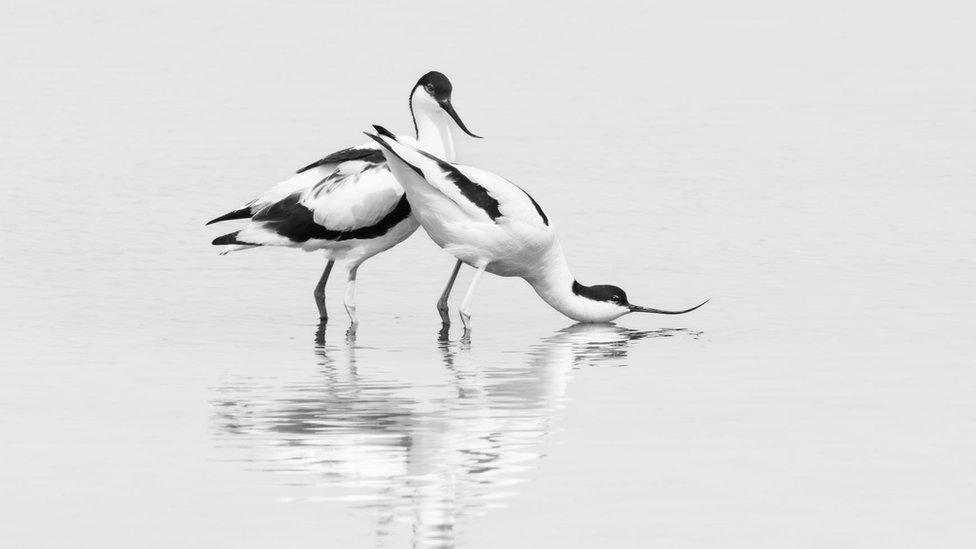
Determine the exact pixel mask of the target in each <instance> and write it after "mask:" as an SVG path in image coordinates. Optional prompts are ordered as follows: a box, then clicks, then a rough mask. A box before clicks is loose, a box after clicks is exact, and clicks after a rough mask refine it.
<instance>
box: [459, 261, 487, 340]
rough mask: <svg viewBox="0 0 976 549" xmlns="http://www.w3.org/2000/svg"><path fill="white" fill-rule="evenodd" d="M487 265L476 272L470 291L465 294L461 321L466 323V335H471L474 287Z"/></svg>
mask: <svg viewBox="0 0 976 549" xmlns="http://www.w3.org/2000/svg"><path fill="white" fill-rule="evenodd" d="M486 266H487V265H482V266H481V267H478V270H477V271H475V272H474V278H472V279H471V285H470V286H468V293H466V294H464V301H462V302H461V323H462V324H464V335H465V337H466V336H469V335H471V298H472V297H474V288H475V286H477V285H478V280H479V279H480V278H481V273H483V272H485V267H486Z"/></svg>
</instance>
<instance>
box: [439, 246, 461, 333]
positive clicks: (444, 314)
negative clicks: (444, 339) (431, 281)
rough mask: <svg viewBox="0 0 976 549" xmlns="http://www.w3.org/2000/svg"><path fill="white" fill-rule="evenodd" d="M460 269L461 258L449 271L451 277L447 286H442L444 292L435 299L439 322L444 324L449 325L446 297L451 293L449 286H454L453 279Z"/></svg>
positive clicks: (449, 317)
mask: <svg viewBox="0 0 976 549" xmlns="http://www.w3.org/2000/svg"><path fill="white" fill-rule="evenodd" d="M460 270H461V260H460V259H459V260H458V262H457V263H455V264H454V270H453V271H451V278H450V279H448V281H447V286H445V287H444V293H442V294H441V298H440V299H438V300H437V312H439V313H440V314H441V324H443V325H444V326H450V325H451V316H450V315H449V314H448V311H447V298H448V296H450V295H451V288H453V287H454V280H455V279H457V275H458V271H460Z"/></svg>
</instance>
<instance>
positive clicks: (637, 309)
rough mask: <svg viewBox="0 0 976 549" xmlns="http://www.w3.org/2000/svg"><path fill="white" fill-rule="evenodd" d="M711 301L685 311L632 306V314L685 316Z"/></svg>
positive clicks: (709, 299) (707, 300)
mask: <svg viewBox="0 0 976 549" xmlns="http://www.w3.org/2000/svg"><path fill="white" fill-rule="evenodd" d="M711 300H712V299H711V298H708V299H706V300H705V301H702V302H701V303H699V304H698V305H695V306H694V307H692V308H690V309H685V310H683V311H665V310H662V309H654V308H651V307H640V306H638V305H631V306H630V312H632V313H656V314H659V315H683V314H685V313H690V312H691V311H694V310H695V309H697V308H699V307H701V306H702V305H704V304H706V303H708V302H709V301H711Z"/></svg>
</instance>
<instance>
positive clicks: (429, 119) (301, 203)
mask: <svg viewBox="0 0 976 549" xmlns="http://www.w3.org/2000/svg"><path fill="white" fill-rule="evenodd" d="M451 92H452V86H451V83H450V81H449V80H448V79H447V77H446V76H444V75H443V74H441V73H439V72H436V71H434V72H430V73H427V74H426V75H424V76H423V77H422V78H421V79H420V80H418V81H417V84H416V85H415V86H414V87H413V89H412V91H411V93H410V112H411V115H412V117H413V120H414V130H415V135H414V136H412V137H406V136H401V137H400V139H402V140H403V141H404V142H409V143H411V144H412V145H414V146H417V147H419V148H421V149H424V150H430V151H432V152H434V153H435V154H439V155H443V156H445V157H448V158H453V157H454V141H453V136H452V134H451V129H450V126H451V123H452V121H453V122H454V123H456V124H457V125H458V127H460V128H461V129H462V130H463V131H465V132H466V133H468V134H469V135H472V136H474V134H472V133H471V132H470V131H468V129H467V128H466V127H465V125H464V123H463V122H462V121H461V119H460V117H459V116H458V115H457V113H456V112H455V111H454V107H453V106H452V104H451ZM474 137H477V136H474ZM235 219H249V222H248V223H247V225H245V226H244V228H242V229H240V230H238V231H234V232H232V233H228V234H225V235H223V236H219V237H217V238H216V239H214V241H213V244H214V245H215V246H228V248H227V250H225V251H224V252H223V253H229V252H232V251H238V250H243V249H248V248H253V247H256V246H287V247H292V248H301V249H303V250H306V251H314V250H322V251H323V252H324V253H325V255H326V259H327V264H326V268H325V271H324V272H323V274H322V277H321V278H320V280H319V283H318V285H317V286H316V288H315V292H314V295H315V300H316V305H317V306H318V308H319V316H320V317H321V318H327V313H326V309H325V300H324V288H325V283H326V281H327V280H328V277H329V273H330V272H331V270H332V265H333V263H334V262H335V261H338V260H345V261H346V270H347V273H348V284H347V287H346V297H345V300H344V303H345V306H346V311H347V313H348V314H349V317H350V319H351V321H352V322H353V324H355V323H356V322H357V318H356V310H355V280H356V273H357V269H358V268H359V265H361V264H362V263H363V261H365V260H366V259H369V258H370V257H372V256H374V255H376V254H378V253H381V252H383V251H386V250H388V249H390V248H392V247H393V246H396V245H397V244H399V243H400V242H403V241H404V240H406V239H407V238H408V237H409V236H410V235H411V234H413V232H414V231H416V230H417V227H418V226H419V224H418V223H417V220H416V219H415V218H414V217H413V216H412V215H411V208H410V204H409V202H407V198H406V196H405V194H404V192H403V188H402V187H401V186H400V184H399V182H398V181H397V179H396V177H394V176H393V174H392V173H391V172H390V167H389V165H388V164H387V162H386V159H385V157H384V155H383V152H382V148H381V147H380V146H379V145H378V144H376V143H373V142H370V143H367V144H363V145H357V146H355V147H350V148H347V149H343V150H341V151H338V152H335V153H332V154H330V155H327V156H325V157H324V158H322V159H320V160H317V161H315V162H313V163H311V164H309V165H307V166H305V167H303V168H301V169H300V170H298V172H297V173H296V174H295V175H294V176H292V177H291V178H289V179H287V180H285V181H283V182H281V183H279V184H278V185H276V186H274V187H272V188H271V189H269V190H268V191H266V192H265V193H264V194H262V195H260V196H259V197H257V198H255V199H254V200H252V201H250V202H248V203H247V204H245V205H244V206H243V207H241V208H238V209H235V210H233V211H231V212H228V213H226V214H224V215H222V216H219V217H217V218H216V219H213V220H211V221H210V222H209V223H208V225H209V224H210V223H217V222H220V221H228V220H235ZM456 274H457V267H455V271H454V273H453V274H452V277H451V281H450V282H449V284H448V287H447V288H446V289H445V292H444V295H442V297H441V300H440V301H439V302H438V309H442V308H443V310H442V311H441V315H442V317H443V318H445V319H446V315H447V313H446V307H447V293H449V292H450V287H451V285H452V284H453V281H454V277H455V276H456ZM445 321H446V320H445Z"/></svg>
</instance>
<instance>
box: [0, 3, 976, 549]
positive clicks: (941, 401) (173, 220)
mask: <svg viewBox="0 0 976 549" xmlns="http://www.w3.org/2000/svg"><path fill="white" fill-rule="evenodd" d="M0 15H2V19H3V21H4V22H3V24H2V32H0V80H2V82H3V85H2V86H0V128H2V129H0V198H2V200H3V208H2V213H0V228H2V234H3V236H4V239H3V241H4V242H3V246H2V247H0V284H2V286H0V291H2V297H0V311H2V313H3V314H2V315H0V331H2V334H3V335H2V343H0V352H2V363H3V366H2V369H0V376H2V377H0V436H2V440H3V443H2V444H0V490H2V492H3V494H4V497H3V498H2V500H0V510H2V514H3V516H4V517H5V518H4V520H2V521H0V544H2V545H4V546H10V547H27V546H32V547H62V546H65V545H76V546H85V547H95V546H97V547H107V546H119V547H124V546H129V547H131V546H134V545H137V546H146V547H150V546H156V547H171V546H199V547H215V546H235V547H245V546H251V547H280V546H289V547H311V546H335V547H339V546H341V547H373V546H389V547H400V546H404V545H405V544H407V543H410V542H411V541H413V542H416V543H420V544H423V543H428V542H429V543H442V544H446V545H449V544H452V543H455V542H456V543H458V544H459V545H464V546H468V547H541V546H552V547H570V546H576V547H593V546H597V545H613V546H632V547H648V546H655V545H660V546H665V547H784V546H789V547H823V546H831V547H880V546H884V547H917V546H922V545H925V546H960V545H964V544H965V542H966V540H971V539H973V537H974V536H976V531H974V526H973V523H972V520H971V517H972V513H973V510H974V508H976V466H974V463H976V444H974V442H973V441H974V438H973V436H972V434H973V427H974V424H976V407H974V406H973V404H972V401H973V394H974V389H976V373H974V371H973V359H972V354H973V351H974V344H973V336H972V333H973V329H974V328H976V322H974V318H973V310H974V307H976V291H974V289H973V280H974V278H976V258H974V256H973V253H974V250H976V246H974V245H976V236H974V233H976V210H974V207H973V203H974V202H973V201H974V199H976V190H974V188H973V185H974V184H976V155H974V154H973V153H974V151H976V69H974V64H973V58H972V52H973V51H976V39H974V38H973V32H972V21H973V19H972V17H973V11H972V8H971V7H970V6H969V5H968V4H967V3H964V2H957V3H923V2H894V3H891V2H888V3H880V2H879V3H868V2H854V3H850V2H836V3H832V2H826V3H824V2H820V3H815V4H809V5H808V6H784V5H782V4H781V3H776V2H768V3H757V2H736V3H726V2H691V3H684V2H683V3H663V2H661V3H643V2H633V3H617V2H599V3H592V4H583V3H573V4H567V3H564V4H560V5H558V6H556V5H552V6H543V5H527V3H524V2H494V3H492V5H491V6H478V5H474V4H464V5H462V4H458V3H452V2H427V3H423V4H422V5H408V4H404V3H394V2H381V3H348V2H343V3H334V4H332V3H329V2H304V3H267V4H260V3H240V2H211V3H206V4H201V3H176V2H174V3H158V4H156V3H152V4H151V3H136V4H133V3H123V2H98V1H96V2H86V3H84V4H83V5H82V4H71V3H53V2H52V3H36V2H9V1H7V2H5V3H4V4H2V5H0ZM432 69H436V70H440V71H442V72H444V73H445V74H447V75H448V76H449V77H450V78H451V80H452V81H453V83H454V87H455V91H454V103H455V106H456V108H457V110H458V112H459V113H460V115H461V116H462V117H463V119H464V120H465V122H466V123H467V124H468V126H469V127H470V128H471V129H472V130H473V131H474V132H475V133H478V134H480V135H483V136H485V139H484V140H480V141H475V140H470V139H467V138H460V142H459V148H460V155H459V157H460V158H459V160H460V161H462V162H464V163H471V164H475V165H478V166H481V167H485V168H488V169H491V170H493V171H496V172H498V173H500V174H502V175H504V176H506V177H508V178H509V179H511V180H513V181H514V182H516V183H518V184H519V185H521V186H523V187H524V188H526V190H528V191H529V192H531V193H532V194H533V196H534V197H535V198H536V199H537V200H538V201H539V202H540V203H541V205H542V207H543V208H544V209H545V210H546V213H547V214H548V216H549V217H550V218H551V219H552V221H553V224H554V226H555V228H556V229H557V231H558V232H559V234H560V236H561V239H562V242H563V246H564V248H565V250H566V253H567V255H568V256H569V259H570V263H571V265H572V266H573V267H574V269H575V270H576V272H577V277H578V278H579V280H580V281H582V282H584V283H613V284H617V285H620V286H622V287H623V288H625V289H626V290H627V291H628V294H629V296H630V298H631V300H632V301H634V302H635V303H641V304H647V305H651V306H657V307H663V308H678V307H683V306H688V305H691V304H693V303H697V302H698V300H700V299H701V298H704V297H711V298H712V302H711V303H709V304H708V305H707V306H706V307H704V308H702V309H701V310H699V311H696V312H695V313H693V314H691V315H687V316H684V317H675V318H671V317H651V316H641V317H635V316H631V317H625V318H623V319H621V320H620V321H619V322H618V324H619V325H620V326H621V330H623V329H624V328H626V329H631V330H641V331H647V330H656V329H660V328H684V329H686V331H680V332H674V334H676V335H673V336H672V337H643V338H640V339H634V340H627V337H628V336H627V335H626V334H625V333H623V332H620V333H618V332H598V333H597V336H596V337H597V339H599V338H600V337H609V338H610V339H611V340H612V341H611V343H612V345H613V347H612V348H609V350H608V349H607V348H604V347H603V346H602V345H603V344H601V343H600V342H599V341H597V343H595V344H590V343H591V342H590V339H588V338H592V337H594V336H592V335H590V334H587V333H584V334H583V335H582V336H581V335H580V334H578V333H569V335H568V336H567V335H565V333H563V334H564V335H560V333H559V332H557V331H558V330H560V329H562V328H564V327H566V326H568V325H570V324H571V323H570V322H569V321H568V320H567V319H565V318H563V317H561V316H560V315H559V314H558V313H556V312H554V311H552V310H550V309H548V308H547V307H546V306H545V305H544V304H543V303H542V302H541V301H539V300H538V299H537V298H536V297H535V295H534V293H532V292H531V290H530V289H529V288H528V286H526V285H525V284H524V283H522V282H521V281H517V280H511V279H500V278H496V277H487V278H486V279H485V280H483V283H482V284H481V285H480V287H479V290H478V294H477V299H476V301H475V304H474V314H475V326H476V328H475V333H474V341H473V343H472V346H471V348H470V349H465V348H461V347H460V346H458V345H457V343H456V341H454V340H455V339H456V337H457V333H456V331H455V332H454V333H452V335H451V339H452V342H451V343H450V344H447V345H444V344H441V345H439V344H438V343H437V341H436V329H437V316H436V312H435V311H434V300H435V299H436V296H437V294H438V293H439V291H440V289H441V287H442V284H443V283H444V281H445V279H446V277H447V275H448V273H449V271H450V267H451V265H452V264H453V259H452V258H449V257H447V256H445V255H444V254H443V253H442V252H440V250H438V249H437V248H436V246H434V245H433V244H432V243H431V242H430V241H429V239H428V238H427V237H426V235H424V234H423V233H422V232H418V233H417V234H416V235H415V236H414V237H413V238H412V239H411V240H409V241H407V242H406V243H404V244H403V245H401V246H400V247H397V248H395V249H394V250H392V251H391V252H389V253H387V254H384V255H382V256H379V257H376V258H374V259H372V260H370V261H368V262H367V263H366V264H364V266H363V268H362V269H361V271H360V285H359V293H358V299H359V313H360V318H361V320H362V326H361V328H360V330H359V334H358V339H357V341H356V343H355V344H351V345H350V344H347V343H346V342H345V340H344V334H343V332H344V329H345V326H344V322H345V316H344V313H343V312H342V307H341V294H342V280H341V278H342V277H339V276H336V277H334V278H333V280H332V282H331V283H330V285H329V289H328V296H329V305H330V309H331V312H332V313H333V322H332V324H330V326H329V328H328V330H327V332H326V336H325V344H320V345H319V346H317V347H316V344H315V341H314V337H315V332H316V318H315V317H316V313H315V308H314V305H313V302H312V299H311V290H312V286H313V285H314V283H315V281H316V280H317V277H318V275H319V273H320V270H321V268H322V265H323V261H322V259H321V257H319V256H318V255H315V254H304V253H301V252H297V251H295V250H280V249H275V250H254V251H249V252H246V253H241V254H236V255H231V256H226V257H219V256H217V254H216V251H217V250H216V249H215V248H213V247H211V246H210V245H209V242H210V240H211V239H212V238H213V237H215V236H217V235H219V234H223V233H224V232H229V231H231V230H234V226H233V224H231V225H225V226H224V227H226V230H221V229H220V228H214V227H204V226H203V223H204V222H205V221H206V220H208V219H211V218H212V217H215V216H216V215H219V214H221V213H224V212H225V211H228V210H230V209H233V208H236V207H238V206H239V205H241V204H242V203H244V202H245V201H246V200H249V199H250V198H252V197H253V196H254V195H256V194H257V193H259V192H261V191H263V190H264V189H266V188H267V187H269V186H271V185H272V184H274V183H276V182H278V181H280V180H282V179H284V178H286V177H288V176H289V174H291V173H293V172H294V170H295V169H297V168H299V167H301V166H303V165H305V164H307V163H308V162H311V161H313V160H315V159H317V158H319V157H321V156H323V155H324V154H327V153H329V152H332V151H334V150H337V149H340V148H343V147H346V146H350V145H353V144H357V143H360V142H363V141H364V140H365V138H364V137H363V136H362V135H361V133H360V132H361V131H363V130H365V129H368V128H369V127H370V124H372V123H381V124H383V125H385V126H387V127H389V128H391V129H394V130H397V131H398V132H403V133H406V132H408V131H409V130H410V126H411V124H410V117H409V113H408V111H407V96H408V94H409V92H410V87H411V86H412V85H413V83H414V82H415V81H416V80H417V78H419V77H420V76H421V75H422V74H423V73H425V72H426V71H428V70H432ZM465 275H468V276H469V275H470V273H469V272H467V273H465ZM468 276H462V278H461V280H460V281H459V285H458V291H459V293H460V292H462V291H463V289H464V288H465V287H466V283H467V281H468ZM452 306H454V307H456V302H452ZM608 333H609V335H607V334H608ZM627 333H630V332H627ZM601 334H602V335H601ZM621 334H623V335H621ZM594 349H596V350H595V351H594ZM615 349H617V350H619V351H620V352H617V351H615ZM453 368H459V369H460V370H459V371H461V372H464V375H458V376H455V375H454V374H452V373H450V372H454V371H455V370H454V369H453ZM353 370H355V372H356V375H358V376H359V377H358V378H357V379H356V380H355V381H350V380H349V378H348V375H350V374H349V372H351V371H353ZM541 371H544V372H552V375H549V374H546V375H542V374H539V373H538V372H541ZM323 372H325V375H324V374H323ZM512 372H515V373H512ZM333 374H334V375H333ZM323 376H324V377H323ZM330 376H332V377H330ZM455 377H456V378H457V379H461V380H462V384H461V385H462V388H464V387H468V389H469V393H470V392H471V391H473V392H475V393H478V394H484V395H486V396H485V398H484V399H483V400H478V399H475V400H474V401H466V402H475V403H476V405H475V407H474V408H471V409H468V408H456V407H455V404H456V402H460V400H458V399H457V398H456V397H455V396H454V393H453V391H454V389H453V385H452V383H454V381H453V380H455ZM528 378H532V379H535V381H536V383H535V385H532V384H529V385H527V386H528V387H530V389H526V391H535V390H536V389H538V391H537V392H532V393H531V395H530V396H525V395H524V394H521V393H518V391H519V390H520V389H517V387H519V386H520V385H519V384H520V383H522V382H524V381H525V379H528ZM498 380H503V381H504V383H502V381H498ZM469 383H471V384H473V385H468V384H469ZM511 384H514V385H511ZM513 386H514V387H516V389H512V390H513V391H516V392H515V393H512V394H515V395H516V396H514V397H511V395H509V393H505V392H504V391H502V394H503V396H504V395H509V396H504V398H500V399H493V397H492V396H491V395H492V394H497V391H496V393H492V388H493V387H495V388H496V389H497V388H498V387H503V388H511V387H513ZM335 387H340V388H348V387H354V388H355V389H356V390H357V391H365V393H367V394H369V395H371V396H370V398H372V399H374V400H375V402H393V403H396V405H397V406H398V407H399V408H398V410H399V411H398V412H396V413H395V414H394V413H386V412H384V413H385V414H387V415H384V416H383V417H392V418H394V419H393V420H391V421H392V425H394V427H392V428H391V429H393V430H394V431H395V432H396V433H397V435H396V436H398V437H399V436H403V437H406V438H407V439H410V440H412V441H415V442H414V443H413V444H414V445H413V446H412V448H413V450H412V452H413V453H412V454H411V455H413V456H414V457H413V458H411V459H410V460H405V461H404V460H400V457H398V456H399V455H400V454H395V453H391V452H392V451H391V450H389V449H388V448H386V447H385V446H383V445H382V444H379V445H370V444H367V442H369V441H374V440H376V439H375V437H376V436H379V435H376V433H374V432H373V431H371V429H372V428H373V427H374V424H375V423H376V420H375V418H376V415H375V414H374V413H373V412H374V411H372V410H370V411H368V413H366V412H363V411H362V410H361V409H360V408H356V407H355V406H356V405H357V404H356V403H357V402H361V400H360V401H357V400H356V398H357V397H351V398H348V399H347V398H345V396H343V395H344V393H342V394H339V396H336V395H331V396H329V397H328V398H331V399H339V400H338V401H341V402H343V403H346V404H348V405H350V406H353V408H351V411H350V412H349V415H348V416H343V418H340V419H341V421H339V424H338V425H339V426H338V427H335V428H334V429H333V427H329V426H328V425H327V426H325V427H320V426H319V427H314V428H310V429H308V431H307V432H305V431H302V432H300V433H298V434H296V433H294V432H291V431H288V430H287V429H285V428H282V425H285V423H282V419H281V417H282V416H284V415H288V414H289V413H288V412H287V410H288V409H289V404H288V403H294V402H296V399H295V398H293V393H300V394H313V395H317V394H319V393H318V391H325V392H329V391H332V390H333V389H334V388H335ZM471 387H474V388H473V389H472V388H471ZM506 390H508V389H506ZM340 393H341V391H340ZM357 394H359V393H357ZM228 395H230V396H228ZM510 397H511V398H510ZM323 398H324V397H323ZM316 399H319V397H315V396H313V397H312V398H311V401H315V400H316ZM512 399H514V400H512ZM338 401H336V400H330V401H329V402H338ZM302 402H305V404H303V406H304V405H307V402H308V400H303V401H302ZM370 402H373V400H371V401H370ZM283 403H284V404H283ZM224 408H226V410H225V409H224ZM471 410H476V412H471ZM513 410H514V411H513ZM330 413H332V412H331V409H330V408H329V407H328V406H326V407H324V409H322V410H319V411H317V412H315V414H318V415H315V414H313V415H315V417H316V418H319V419H321V418H323V417H325V418H331V416H330V415H329V414H330ZM293 415H294V414H293ZM298 415H301V414H298ZM472 417H477V418H480V419H478V421H475V422H472V421H471V418H472ZM403 418H408V419H403ZM347 420H348V421H347ZM343 421H347V422H345V423H344V422H343ZM330 425H331V424H330ZM431 425H433V426H434V427H430V426H431ZM330 429H331V430H330ZM282 432H286V434H284V435H282ZM523 432H524V433H527V434H526V436H525V438H524V440H522V439H520V440H517V441H515V442H504V441H502V442H498V445H499V447H500V448H501V451H500V452H499V456H500V457H498V463H500V464H502V465H501V466H499V468H498V471H499V477H498V481H497V482H496V481H494V480H493V481H492V482H489V483H481V484H479V482H478V479H480V478H481V477H480V476H478V475H479V474H481V473H480V472H478V471H476V470H474V469H472V468H470V467H467V466H466V465H464V464H461V463H460V462H458V461H456V460H453V459H454V457H456V455H455V453H452V452H456V450H457V449H458V448H464V447H465V445H466V444H468V443H472V444H477V443H478V441H480V440H483V437H482V434H484V433H503V434H502V435H500V436H502V437H503V438H504V436H508V435H511V434H512V433H523ZM346 435H349V436H350V437H352V438H343V437H345V436H346ZM383 436H386V435H383ZM485 436H487V435H485ZM296 437H297V439H298V440H299V442H300V443H301V444H300V446H301V445H303V446H302V447H314V446H315V445H316V444H319V443H321V445H322V448H323V449H322V454H321V456H311V455H310V454H301V455H297V456H296V455H295V454H291V453H288V452H285V451H283V450H282V447H288V446H289V444H292V445H294V444H293V443H295V440H296ZM371 437H373V438H371ZM384 440H385V439H384ZM323 441H324V442H323ZM416 441H424V443H420V442H416ZM340 450H341V451H340ZM452 456H453V457H452ZM459 459H460V458H459ZM465 459H467V458H465ZM401 461H403V463H401ZM323 463H324V464H325V465H323ZM404 463H408V465H409V467H407V469H403V470H401V469H399V467H401V466H403V467H406V466H405V465H404ZM465 463H466V462H465ZM362 464H367V465H369V467H372V468H369V467H365V466H362ZM373 465H375V467H373ZM462 465H463V466H462ZM358 466H362V467H359V468H357V467H358ZM411 467H412V468H413V469H411ZM366 469H368V470H366ZM282 470H286V471H285V473H283V472H282ZM404 471H406V472H404ZM364 479H365V480H364ZM466 483H467V484H466ZM465 486H474V488H471V490H472V491H473V492H471V493H469V492H468V491H466V490H468V488H464V487H465ZM445 494H449V495H445ZM471 494H473V495H471ZM430 532H434V533H435V534H431V533H430ZM438 532H439V533H438ZM444 532H448V533H449V535H446V534H444Z"/></svg>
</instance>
